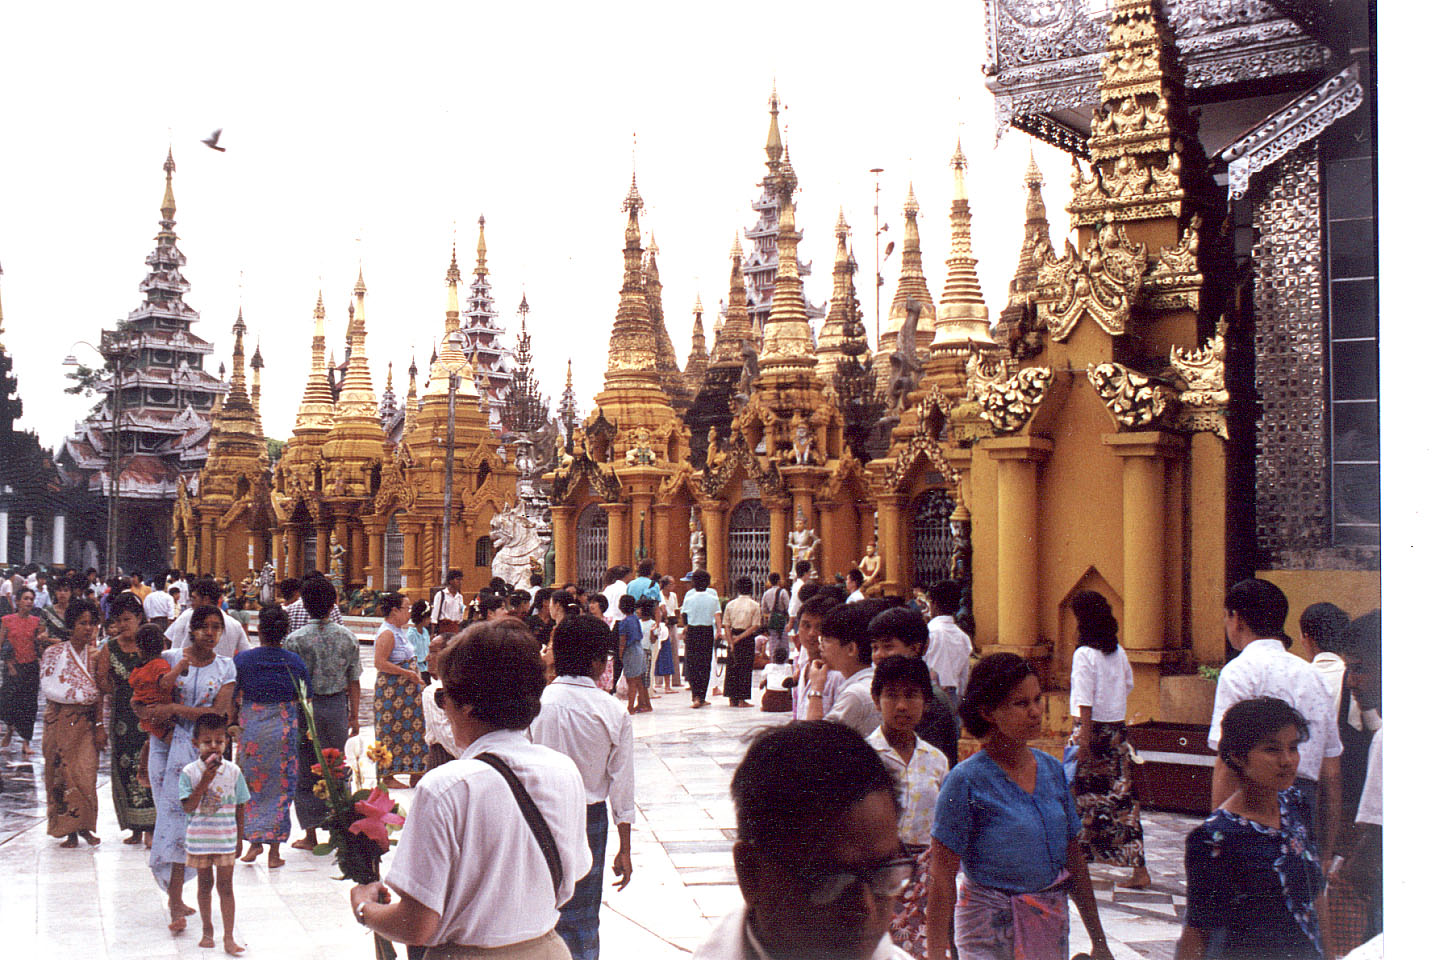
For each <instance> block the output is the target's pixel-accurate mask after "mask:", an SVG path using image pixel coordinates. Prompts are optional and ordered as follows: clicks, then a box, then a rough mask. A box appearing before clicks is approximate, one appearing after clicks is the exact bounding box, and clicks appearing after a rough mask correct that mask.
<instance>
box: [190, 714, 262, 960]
mask: <svg viewBox="0 0 1440 960" xmlns="http://www.w3.org/2000/svg"><path fill="white" fill-rule="evenodd" d="M227 724H228V721H227V720H226V719H225V717H222V716H221V715H220V714H218V713H206V714H202V715H201V716H200V717H199V719H197V720H196V721H195V749H196V750H197V751H199V753H200V759H198V760H195V761H193V762H191V763H189V764H187V765H186V767H185V769H183V770H181V771H180V802H181V806H182V807H184V809H185V814H186V817H185V865H186V866H187V867H194V868H195V869H196V870H197V871H198V873H199V890H198V891H197V893H198V899H199V907H200V924H201V936H200V946H202V947H213V946H215V924H214V922H213V920H212V919H211V915H210V891H211V890H212V889H217V890H218V892H219V894H220V920H221V922H222V923H223V924H224V927H225V952H226V953H228V954H231V955H232V956H236V955H239V954H240V953H243V952H244V950H245V948H244V947H242V946H240V945H239V944H237V943H236V942H235V888H234V883H233V881H234V877H235V856H236V854H238V853H239V852H240V835H241V833H242V832H243V831H244V821H245V801H247V800H249V799H250V789H249V787H247V786H246V784H245V778H244V776H242V775H241V773H240V768H239V767H237V766H236V765H235V764H233V763H231V762H230V761H229V760H226V759H225V757H224V754H225V744H226V740H227V739H228V738H227V734H226V726H227Z"/></svg>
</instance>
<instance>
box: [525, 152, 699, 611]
mask: <svg viewBox="0 0 1440 960" xmlns="http://www.w3.org/2000/svg"><path fill="white" fill-rule="evenodd" d="M643 208H644V201H643V200H642V199H641V197H640V191H639V189H638V187H637V186H636V183H635V179H634V177H633V176H632V178H631V181H630V192H629V193H628V194H627V195H626V197H625V202H624V204H623V205H622V210H624V212H625V214H626V222H625V247H624V263H625V270H624V280H623V282H622V284H621V287H620V305H619V308H618V309H617V310H616V313H615V322H614V325H613V326H612V328H611V331H610V352H609V359H608V363H607V366H606V370H605V386H604V389H602V390H601V391H600V393H599V394H597V395H596V397H595V405H596V409H595V411H594V413H592V414H591V416H590V417H589V418H588V419H587V420H586V422H585V424H584V425H583V426H581V427H579V428H578V429H577V430H576V431H575V433H574V435H573V436H572V437H571V442H570V449H569V451H567V452H566V454H565V455H564V456H563V457H560V458H559V461H558V463H557V466H556V469H555V471H554V472H553V473H550V474H547V475H546V477H545V480H546V481H547V482H549V483H550V484H551V490H552V494H551V497H552V500H551V504H552V506H551V521H552V525H553V529H554V537H555V540H554V543H555V558H556V577H557V579H558V580H560V581H561V582H566V581H570V580H576V579H577V578H578V580H579V582H583V583H587V584H590V583H594V585H596V586H598V585H599V584H598V574H599V573H603V569H601V568H603V567H605V566H614V565H616V564H619V563H622V562H625V563H631V564H632V565H633V563H634V561H635V560H636V559H637V558H638V557H641V556H652V557H656V558H658V559H662V560H666V559H669V558H671V557H678V556H682V555H684V550H685V548H684V544H685V536H686V531H685V526H684V520H683V518H681V517H680V516H679V513H678V511H675V510H672V509H670V508H668V507H667V508H666V509H657V508H656V499H657V495H658V494H659V493H660V491H661V487H662V485H663V484H666V483H667V482H669V483H671V484H672V485H673V483H675V482H678V481H679V480H682V479H683V478H685V477H687V476H688V474H689V467H688V460H687V458H688V455H689V452H690V435H689V432H688V431H687V430H686V427H685V425H684V423H682V422H681V420H680V418H679V417H678V416H677V414H676V411H675V407H674V405H673V403H672V397H671V395H670V394H667V392H666V390H665V387H664V383H665V377H666V374H667V371H664V370H662V369H661V362H660V360H659V359H658V356H657V354H658V353H659V351H657V348H656V347H657V341H656V328H655V315H654V312H653V310H652V307H651V304H650V302H648V301H647V296H646V295H647V290H649V289H653V288H652V285H651V283H650V282H649V281H647V277H646V263H645V251H644V250H643V249H642V247H641V245H640V211H641V210H642V209H643ZM652 262H653V258H652ZM654 276H655V278H657V279H658V274H655V275H654ZM667 339H668V338H667ZM673 356H674V353H673V349H672V351H671V357H672V362H673ZM676 376H677V378H678V372H677V373H676ZM600 528H603V530H604V535H603V537H601V536H597V534H598V531H599V529H600ZM582 542H583V543H584V544H586V545H588V548H589V551H590V552H589V553H586V554H584V555H583V556H582V555H581V553H580V552H578V551H579V550H580V546H581V544H582ZM582 561H583V562H582Z"/></svg>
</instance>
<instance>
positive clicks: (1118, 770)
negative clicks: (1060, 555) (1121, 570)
mask: <svg viewBox="0 0 1440 960" xmlns="http://www.w3.org/2000/svg"><path fill="white" fill-rule="evenodd" d="M1070 610H1071V612H1072V613H1074V614H1075V624H1076V627H1077V633H1076V641H1075V654H1074V656H1073V657H1072V658H1071V661H1070V715H1071V716H1072V717H1073V718H1074V720H1075V727H1074V729H1073V730H1072V731H1071V733H1070V746H1072V747H1074V748H1075V750H1076V753H1075V761H1076V762H1075V782H1074V784H1073V785H1072V786H1073V789H1074V791H1075V807H1076V809H1077V810H1078V811H1079V812H1080V849H1081V850H1083V851H1084V852H1085V859H1086V860H1088V861H1090V862H1091V863H1097V862H1098V863H1108V864H1110V865H1112V866H1116V867H1130V868H1131V873H1130V876H1129V878H1128V879H1125V880H1121V881H1117V884H1116V885H1117V886H1121V887H1128V888H1130V889H1137V890H1138V889H1143V888H1145V887H1148V886H1150V872H1149V871H1148V870H1146V869H1145V835H1144V833H1143V832H1142V830H1141V826H1140V804H1139V803H1137V802H1136V800H1135V792H1134V788H1133V786H1132V784H1131V781H1130V747H1129V744H1128V743H1126V740H1125V710H1126V706H1127V703H1128V700H1129V697H1130V691H1131V690H1133V689H1135V675H1134V673H1133V672H1132V671H1131V669H1130V658H1129V657H1127V656H1126V655H1125V650H1124V648H1123V647H1121V646H1120V625H1119V624H1117V623H1116V622H1115V616H1114V614H1112V613H1111V612H1110V603H1109V601H1107V600H1106V599H1105V598H1104V597H1102V596H1101V595H1100V594H1098V593H1096V592H1095V591H1094V590H1081V591H1080V592H1079V593H1077V594H1075V596H1074V598H1073V599H1071V601H1070Z"/></svg>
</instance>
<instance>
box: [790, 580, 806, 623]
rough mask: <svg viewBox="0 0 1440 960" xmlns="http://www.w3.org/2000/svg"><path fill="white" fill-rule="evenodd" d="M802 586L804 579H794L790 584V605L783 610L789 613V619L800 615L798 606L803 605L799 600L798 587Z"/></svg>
mask: <svg viewBox="0 0 1440 960" xmlns="http://www.w3.org/2000/svg"><path fill="white" fill-rule="evenodd" d="M803 586H805V581H804V580H796V581H795V582H794V583H792V584H790V607H789V609H787V610H786V611H785V612H786V613H787V614H789V615H790V619H791V620H794V619H795V618H796V617H798V616H800V608H801V607H803V606H804V604H803V603H801V602H800V588H801V587H803Z"/></svg>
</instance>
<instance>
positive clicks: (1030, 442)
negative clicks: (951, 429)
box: [983, 437, 1055, 649]
mask: <svg viewBox="0 0 1440 960" xmlns="http://www.w3.org/2000/svg"><path fill="white" fill-rule="evenodd" d="M983 448H984V450H985V452H986V453H987V454H988V455H989V456H990V459H992V460H994V461H996V465H997V474H998V488H999V489H998V490H997V493H996V514H997V524H996V537H995V539H996V543H995V548H996V549H995V553H996V573H997V578H998V582H999V586H1000V598H999V600H1000V603H999V610H998V613H997V617H996V620H997V627H998V639H999V643H1000V646H1002V647H1021V648H1025V649H1029V648H1030V647H1032V646H1034V645H1035V642H1036V641H1037V640H1038V639H1039V636H1040V631H1039V614H1040V611H1039V607H1038V605H1039V592H1038V590H1039V580H1040V576H1039V573H1040V571H1039V558H1040V552H1039V526H1038V511H1037V500H1038V492H1037V489H1036V469H1037V467H1038V466H1039V464H1041V463H1043V462H1044V461H1045V459H1046V458H1047V457H1048V456H1049V455H1050V453H1051V451H1053V450H1054V449H1055V444H1054V443H1053V442H1052V441H1050V440H1047V439H1045V438H1044V437H1000V438H997V439H994V440H987V441H985V442H984V444H983Z"/></svg>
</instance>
